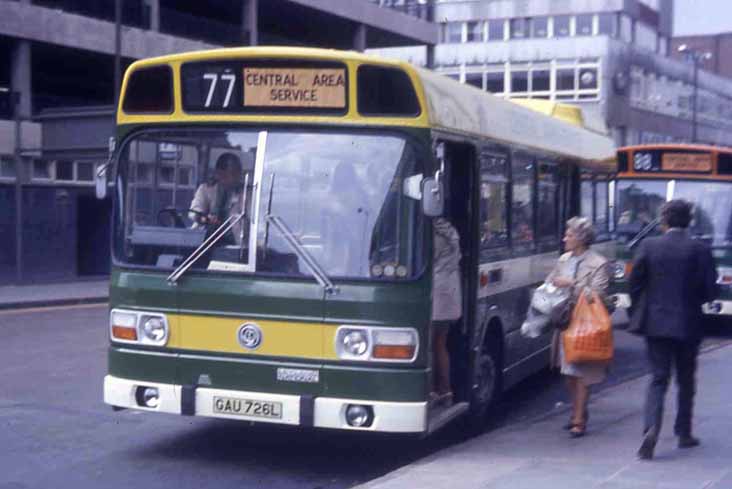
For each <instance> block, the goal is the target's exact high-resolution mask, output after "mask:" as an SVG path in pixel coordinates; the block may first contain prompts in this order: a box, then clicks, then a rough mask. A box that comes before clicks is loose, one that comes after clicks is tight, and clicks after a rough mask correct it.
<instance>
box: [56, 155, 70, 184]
mask: <svg viewBox="0 0 732 489" xmlns="http://www.w3.org/2000/svg"><path fill="white" fill-rule="evenodd" d="M56 180H57V181H60V182H73V181H74V162H73V161H65V160H58V161H56Z"/></svg>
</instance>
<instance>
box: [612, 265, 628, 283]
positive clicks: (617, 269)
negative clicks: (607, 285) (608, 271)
mask: <svg viewBox="0 0 732 489" xmlns="http://www.w3.org/2000/svg"><path fill="white" fill-rule="evenodd" d="M631 267H632V265H631V262H626V261H623V260H617V261H614V262H613V264H612V274H613V278H614V279H615V280H622V279H624V278H626V277H627V276H628V275H630V270H631Z"/></svg>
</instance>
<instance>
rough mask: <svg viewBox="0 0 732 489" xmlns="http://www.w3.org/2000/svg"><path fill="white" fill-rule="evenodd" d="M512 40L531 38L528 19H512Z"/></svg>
mask: <svg viewBox="0 0 732 489" xmlns="http://www.w3.org/2000/svg"><path fill="white" fill-rule="evenodd" d="M510 26H511V39H525V38H526V37H528V36H529V20H528V19H511V23H510Z"/></svg>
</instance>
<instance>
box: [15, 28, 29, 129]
mask: <svg viewBox="0 0 732 489" xmlns="http://www.w3.org/2000/svg"><path fill="white" fill-rule="evenodd" d="M31 81H32V78H31V43H30V41H17V42H16V43H15V45H14V46H13V51H12V55H11V61H10V89H11V90H12V91H13V92H15V93H16V94H17V95H16V97H19V98H18V100H17V105H16V106H15V110H16V111H17V114H18V116H19V117H20V118H21V119H24V120H25V119H30V117H31V115H33V107H32V100H31V90H32V86H31Z"/></svg>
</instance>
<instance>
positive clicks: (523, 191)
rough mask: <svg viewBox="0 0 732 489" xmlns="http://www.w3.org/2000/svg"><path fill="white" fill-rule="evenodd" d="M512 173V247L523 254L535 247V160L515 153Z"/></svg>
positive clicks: (526, 155) (523, 154)
mask: <svg viewBox="0 0 732 489" xmlns="http://www.w3.org/2000/svg"><path fill="white" fill-rule="evenodd" d="M511 171H512V175H511V176H512V189H511V190H512V197H511V245H512V247H513V249H514V251H516V252H518V253H519V254H521V253H527V252H531V251H533V245H534V175H535V162H534V158H533V157H532V156H530V155H528V154H525V153H514V155H513V161H512V164H511Z"/></svg>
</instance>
